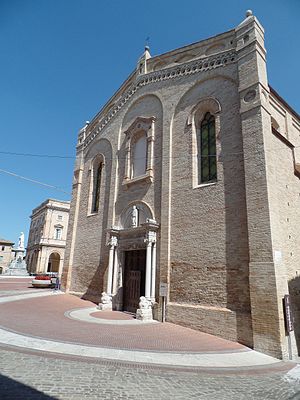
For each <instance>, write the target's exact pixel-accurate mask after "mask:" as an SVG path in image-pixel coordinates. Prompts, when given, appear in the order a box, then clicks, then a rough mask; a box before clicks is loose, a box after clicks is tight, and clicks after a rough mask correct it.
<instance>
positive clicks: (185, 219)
mask: <svg viewBox="0 0 300 400" xmlns="http://www.w3.org/2000/svg"><path fill="white" fill-rule="evenodd" d="M299 134H300V119H299V115H297V114H296V112H295V111H293V110H292V109H291V108H290V107H289V106H288V105H287V104H286V102H285V101H284V100H283V99H282V98H281V97H280V96H279V95H278V94H277V93H276V92H275V91H274V90H273V89H272V88H271V87H270V86H269V84H268V78H267V72H266V50H265V45H264V30H263V27H262V26H261V24H260V23H259V21H258V20H257V19H256V18H255V17H254V16H253V15H252V13H251V12H247V16H246V19H245V20H244V21H242V22H241V24H240V25H238V26H237V27H236V28H235V29H233V30H230V31H228V32H225V33H222V34H220V35H217V36H215V37H212V38H209V39H206V40H203V41H200V42H197V43H194V44H191V45H188V46H185V47H183V48H179V49H176V50H173V51H170V52H168V53H165V54H162V55H160V56H156V57H151V56H150V52H149V49H148V48H146V49H145V52H144V53H143V55H142V56H141V58H140V59H139V60H138V64H137V68H136V70H135V71H133V73H132V74H131V75H130V76H129V77H128V79H127V80H126V81H125V82H124V84H123V85H122V86H121V87H120V89H119V90H118V91H117V92H116V93H115V94H114V95H113V96H112V98H111V99H110V100H109V101H108V103H107V104H106V105H105V106H104V107H103V109H102V110H101V111H100V112H99V113H98V114H97V115H96V116H95V117H94V119H93V120H92V121H91V122H90V123H87V124H86V125H85V126H84V128H82V129H81V131H80V132H79V136H78V143H77V158H76V164H75V170H74V178H73V193H72V201H71V208H70V220H69V229H68V237H67V245H66V254H65V262H64V268H63V275H62V283H63V287H64V288H65V289H66V290H67V291H68V292H70V293H74V294H77V295H79V296H82V297H84V298H88V299H90V300H92V301H95V302H100V307H101V306H102V309H105V308H108V309H109V308H112V309H116V310H127V311H130V312H135V311H136V310H137V309H138V308H139V302H140V297H141V296H143V298H144V299H143V302H142V307H143V308H147V306H146V307H145V301H146V303H147V302H148V306H149V307H148V308H150V309H151V313H152V314H153V316H154V318H156V319H159V320H160V319H161V318H162V312H163V311H162V310H163V308H162V296H161V295H162V294H165V295H166V298H165V302H164V303H165V304H164V305H165V310H164V311H165V316H166V320H167V321H169V322H173V323H176V324H181V325H184V326H188V327H191V328H194V329H199V330H201V331H204V332H208V333H211V334H214V335H218V336H221V337H223V338H226V339H229V340H234V341H239V342H241V343H243V344H246V345H248V346H249V347H252V348H254V349H256V350H259V351H262V352H265V353H268V354H271V355H273V356H277V357H287V354H288V341H287V336H286V329H285V320H284V310H283V301H282V299H283V297H284V295H286V294H288V293H289V281H290V280H291V279H293V278H294V277H295V276H296V275H297V274H298V272H299V271H298V270H299V266H298V263H297V260H299V258H300V243H299V235H297V227H298V226H299V225H300V213H299V202H300V181H299V177H300V168H299V164H298V163H300V154H298V150H297V147H298V146H299ZM163 291H164V292H165V293H163ZM291 337H292V351H293V353H294V354H296V352H297V349H296V342H295V337H294V336H293V333H291Z"/></svg>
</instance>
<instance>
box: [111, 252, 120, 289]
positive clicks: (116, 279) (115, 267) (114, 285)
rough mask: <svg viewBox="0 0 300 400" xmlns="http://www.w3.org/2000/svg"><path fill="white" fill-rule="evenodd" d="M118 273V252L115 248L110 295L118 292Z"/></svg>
mask: <svg viewBox="0 0 300 400" xmlns="http://www.w3.org/2000/svg"><path fill="white" fill-rule="evenodd" d="M118 272H119V262H118V250H117V247H115V254H114V271H113V288H112V294H116V293H117V290H118V288H117V285H118Z"/></svg>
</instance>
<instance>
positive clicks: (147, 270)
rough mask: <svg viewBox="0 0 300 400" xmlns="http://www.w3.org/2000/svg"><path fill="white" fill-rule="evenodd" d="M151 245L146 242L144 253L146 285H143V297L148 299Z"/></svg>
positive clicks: (149, 292)
mask: <svg viewBox="0 0 300 400" xmlns="http://www.w3.org/2000/svg"><path fill="white" fill-rule="evenodd" d="M151 253H152V243H151V242H150V241H148V242H147V253H146V283H145V297H146V299H148V300H149V299H150V295H151V261H152V260H151V259H152V254H151Z"/></svg>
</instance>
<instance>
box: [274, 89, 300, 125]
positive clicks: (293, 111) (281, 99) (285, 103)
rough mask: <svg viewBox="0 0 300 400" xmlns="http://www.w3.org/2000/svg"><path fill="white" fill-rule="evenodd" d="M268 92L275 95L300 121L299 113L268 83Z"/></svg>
mask: <svg viewBox="0 0 300 400" xmlns="http://www.w3.org/2000/svg"><path fill="white" fill-rule="evenodd" d="M269 88H270V92H271V93H272V94H273V95H274V96H275V97H277V99H278V100H279V101H280V102H281V103H282V104H283V105H284V106H285V107H286V108H287V109H288V110H289V111H290V112H291V113H292V114H294V116H295V117H296V118H298V119H299V121H300V115H299V114H298V113H297V112H296V111H295V110H294V109H293V108H292V107H291V106H290V105H289V104H288V103H287V102H286V101H285V100H284V99H283V98H282V97H281V96H280V95H279V94H278V92H276V90H275V89H273V87H272V86H271V85H269Z"/></svg>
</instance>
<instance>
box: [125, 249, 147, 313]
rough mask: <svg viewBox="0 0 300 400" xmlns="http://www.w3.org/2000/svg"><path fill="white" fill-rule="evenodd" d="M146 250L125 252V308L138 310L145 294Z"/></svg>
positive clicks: (132, 310)
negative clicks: (141, 298)
mask: <svg viewBox="0 0 300 400" xmlns="http://www.w3.org/2000/svg"><path fill="white" fill-rule="evenodd" d="M145 269H146V250H132V251H126V252H125V271H124V287H123V290H124V297H123V309H124V310H126V311H129V312H136V310H137V308H138V305H139V299H140V297H141V296H144V295H145Z"/></svg>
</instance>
